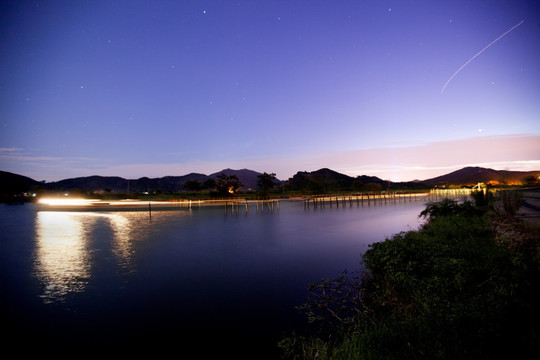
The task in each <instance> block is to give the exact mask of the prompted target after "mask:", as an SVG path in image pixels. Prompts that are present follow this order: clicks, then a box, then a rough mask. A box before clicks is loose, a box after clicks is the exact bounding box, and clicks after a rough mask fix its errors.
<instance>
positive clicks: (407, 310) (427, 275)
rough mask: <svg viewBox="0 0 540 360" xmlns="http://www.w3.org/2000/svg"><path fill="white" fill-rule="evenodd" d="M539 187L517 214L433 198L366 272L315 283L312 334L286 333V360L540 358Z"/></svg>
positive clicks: (378, 250)
mask: <svg viewBox="0 0 540 360" xmlns="http://www.w3.org/2000/svg"><path fill="white" fill-rule="evenodd" d="M537 194H538V193H536V192H533V193H532V194H526V195H525V194H524V195H523V197H522V202H521V207H519V211H518V212H517V213H513V214H509V213H505V212H504V208H503V207H502V206H495V205H493V204H492V205H491V206H489V207H488V206H486V205H481V206H479V205H478V203H480V202H483V201H478V200H482V199H477V205H476V206H475V205H473V204H471V203H462V204H459V203H457V202H455V201H451V200H444V201H442V202H439V203H435V204H431V205H429V206H428V207H427V208H426V210H425V211H424V212H423V214H424V215H425V216H426V217H427V220H428V221H427V222H426V224H425V225H424V226H423V227H421V228H420V229H419V230H417V231H409V232H403V233H399V234H396V235H394V236H392V237H391V238H389V239H387V240H386V241H383V242H380V243H375V244H373V245H372V246H371V247H370V249H369V250H368V251H367V252H366V253H365V254H364V256H363V259H362V260H363V264H364V265H365V269H366V270H365V271H363V272H361V273H360V274H354V275H353V276H351V275H350V274H345V275H341V276H339V277H337V278H334V279H326V280H323V281H322V282H320V283H316V284H313V285H312V286H311V287H310V289H311V294H310V296H309V297H308V299H307V300H306V303H305V305H304V306H303V310H304V311H305V313H306V316H307V317H308V318H309V319H311V320H312V323H311V325H310V326H312V328H311V331H312V332H307V333H302V334H294V335H293V336H291V337H288V338H285V339H284V340H283V341H282V342H281V343H280V346H281V347H282V349H283V351H284V355H285V356H284V358H286V359H315V358H316V359H351V358H356V359H368V358H369V359H422V358H438V359H471V358H475V359H491V358H500V357H508V358H538V357H539V356H540V336H539V335H538V334H539V333H540V326H539V325H538V324H539V323H540V310H539V309H538V306H537V304H538V303H540V256H539V245H540V231H539V230H540V226H539V224H538V223H535V222H534V221H530V220H534V219H537V217H536V214H537V213H535V212H532V210H534V211H536V209H535V208H534V206H535V204H536V203H535V202H534V201H537V200H538V197H537ZM484 201H485V199H484ZM529 205H532V207H531V206H529Z"/></svg>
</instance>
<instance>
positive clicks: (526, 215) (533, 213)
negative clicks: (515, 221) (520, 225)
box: [518, 189, 540, 223]
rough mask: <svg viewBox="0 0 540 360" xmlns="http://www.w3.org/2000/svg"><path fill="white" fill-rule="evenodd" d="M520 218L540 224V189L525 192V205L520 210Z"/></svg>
mask: <svg viewBox="0 0 540 360" xmlns="http://www.w3.org/2000/svg"><path fill="white" fill-rule="evenodd" d="M518 217H519V218H521V219H522V220H525V221H530V222H534V223H540V189H532V190H526V191H524V192H523V204H522V205H521V207H520V208H519V210H518Z"/></svg>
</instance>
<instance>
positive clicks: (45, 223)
mask: <svg viewBox="0 0 540 360" xmlns="http://www.w3.org/2000/svg"><path fill="white" fill-rule="evenodd" d="M88 220H95V218H88ZM85 225H91V224H88V222H86V224H84V223H83V222H82V221H81V217H80V216H77V214H72V213H61V212H38V214H37V225H36V226H37V227H36V232H37V245H36V264H35V268H36V275H37V278H38V279H39V280H40V281H41V282H42V283H43V284H44V290H43V293H42V295H41V297H42V298H43V301H44V302H46V303H49V302H53V301H55V300H60V301H62V300H63V299H64V298H65V296H66V295H67V294H68V293H71V292H79V291H82V290H84V288H85V287H86V283H87V281H88V279H89V277H90V270H91V269H90V266H91V264H90V259H89V252H88V249H87V242H86V233H87V231H88V229H85Z"/></svg>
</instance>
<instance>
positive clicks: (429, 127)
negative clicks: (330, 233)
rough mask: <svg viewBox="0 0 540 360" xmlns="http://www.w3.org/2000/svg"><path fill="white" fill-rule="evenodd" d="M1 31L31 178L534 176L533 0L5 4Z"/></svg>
mask: <svg viewBox="0 0 540 360" xmlns="http://www.w3.org/2000/svg"><path fill="white" fill-rule="evenodd" d="M522 21H523V22H522ZM516 25H517V26H516ZM512 28H513V29H512ZM509 30H510V31H509ZM508 31H509V32H508ZM505 33H506V34H505ZM0 34H1V35H0V36H1V38H0V40H1V42H0V66H1V67H0V170H4V171H10V172H15V173H18V174H21V175H26V176H29V177H32V178H34V179H36V180H47V181H55V180H60V179H65V178H69V177H78V176H87V175H114V176H122V177H125V178H139V177H142V176H148V177H161V176H165V175H185V174H188V173H190V172H199V173H204V174H210V173H213V172H216V171H219V170H222V169H224V168H234V169H240V168H249V169H252V170H256V171H260V172H264V171H265V172H274V173H276V175H277V177H278V178H279V179H284V180H285V179H287V178H289V177H291V176H292V175H294V174H295V173H296V172H297V171H314V170H317V169H320V168H323V167H328V168H331V169H333V170H336V171H339V172H342V173H345V174H348V175H351V176H356V175H363V174H365V175H374V176H379V177H381V178H383V179H389V180H393V181H406V180H413V179H426V178H430V177H435V176H438V175H442V174H445V173H448V172H450V171H453V170H457V169H459V168H461V167H463V166H470V165H478V166H485V167H491V168H495V169H501V170H502V169H508V170H540V2H539V1H530V0H529V1H521V0H513V1H496V0H493V1H481V0H477V1H474V0H472V1H471V0H469V1H462V0H453V1H431V0H430V1H422V0H414V1H412V0H411V1H409V0H396V1H376V0H363V1H352V0H351V1H346V0H332V1H330V0H327V1H322V0H311V1H301V0H298V1H293V0H289V1H280V0H268V1H265V0H260V1H226V0H221V1H217V0H215V1H204V0H197V1H195V0H193V1H188V0H178V1H136V0H132V1H127V0H126V1H99V0H94V1H54V0H50V1H39V0H36V1H3V2H2V3H1V5H0ZM503 34H504V36H502V37H500V36H501V35H503ZM494 41H495V42H494ZM490 44H491V45H490ZM486 46H487V48H486ZM471 59H472V60H471ZM469 60H470V62H468V61H469ZM463 65H465V66H463ZM456 72H457V73H456ZM449 80H450V81H449ZM448 81H449V82H448ZM445 85H446V86H445ZM443 89H444V91H442V90H443Z"/></svg>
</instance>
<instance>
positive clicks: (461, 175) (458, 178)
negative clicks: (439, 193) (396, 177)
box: [423, 167, 540, 186]
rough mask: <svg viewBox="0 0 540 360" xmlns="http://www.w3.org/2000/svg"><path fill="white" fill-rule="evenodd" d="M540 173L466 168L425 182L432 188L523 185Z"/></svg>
mask: <svg viewBox="0 0 540 360" xmlns="http://www.w3.org/2000/svg"><path fill="white" fill-rule="evenodd" d="M539 174H540V171H508V170H493V169H488V168H482V167H465V168H463V169H460V170H457V171H454V172H451V173H449V174H446V175H442V176H438V177H435V178H432V179H427V180H424V181H423V183H425V184H427V185H430V186H446V185H464V186H471V185H476V184H478V183H485V184H492V185H521V184H522V182H523V179H524V178H526V177H527V176H531V175H533V176H538V175H539Z"/></svg>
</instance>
